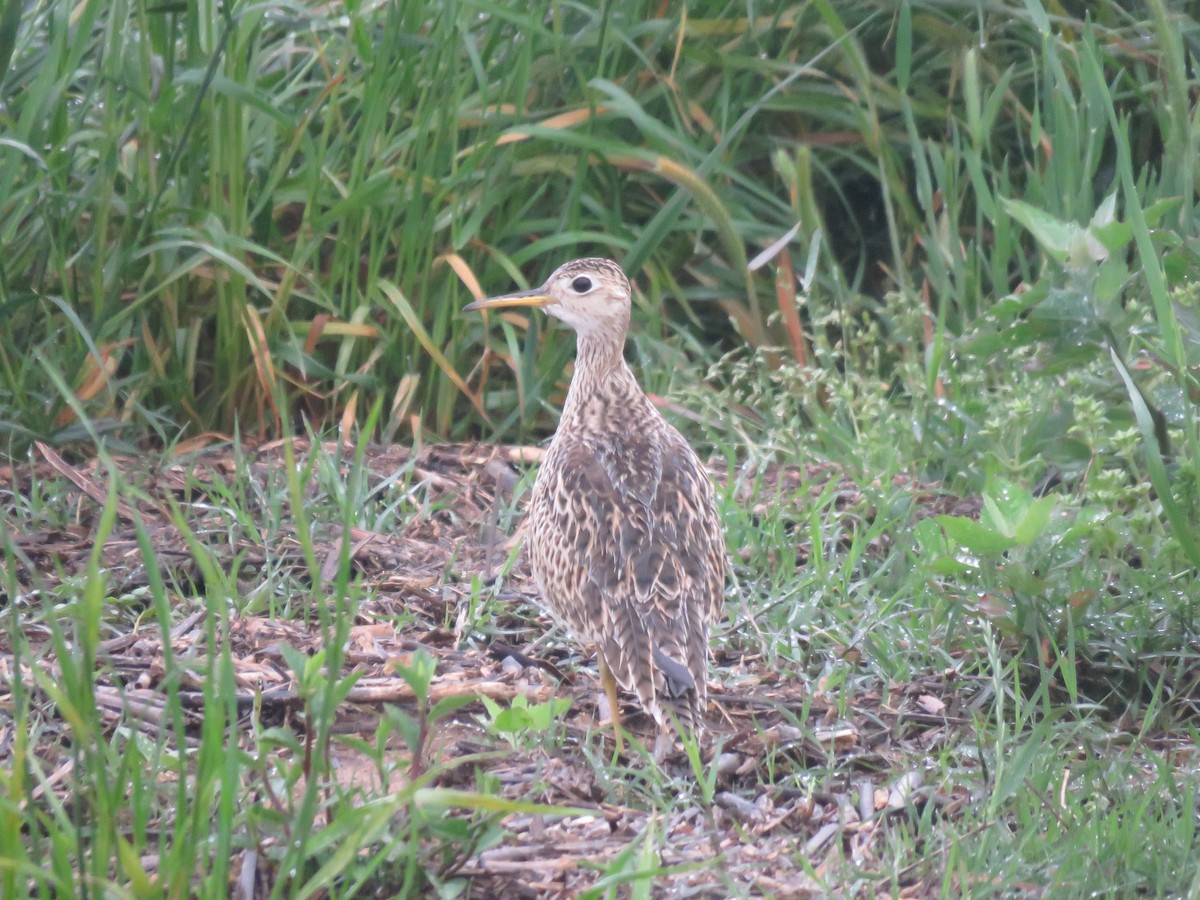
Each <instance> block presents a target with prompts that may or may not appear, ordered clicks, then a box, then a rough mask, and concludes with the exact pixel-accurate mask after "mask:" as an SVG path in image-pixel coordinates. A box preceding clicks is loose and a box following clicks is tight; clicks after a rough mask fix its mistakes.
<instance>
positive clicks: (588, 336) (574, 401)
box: [563, 331, 641, 419]
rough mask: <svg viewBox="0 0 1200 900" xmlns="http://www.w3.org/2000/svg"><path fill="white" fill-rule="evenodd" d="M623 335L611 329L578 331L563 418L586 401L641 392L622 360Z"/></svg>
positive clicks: (578, 408)
mask: <svg viewBox="0 0 1200 900" xmlns="http://www.w3.org/2000/svg"><path fill="white" fill-rule="evenodd" d="M624 349H625V336H624V335H623V334H616V333H614V332H608V331H606V332H599V333H587V332H584V333H581V334H579V336H578V345H577V350H576V353H575V374H574V375H573V376H571V387H570V389H569V390H568V391H567V402H566V404H565V405H564V407H563V418H564V419H566V418H570V417H572V416H573V415H575V414H578V413H580V412H581V410H582V409H583V408H584V407H585V406H587V405H589V404H590V402H594V401H597V400H598V401H600V402H601V403H603V402H605V400H606V399H613V400H618V399H620V398H622V397H630V395H632V397H636V396H639V395H641V389H640V388H639V387H638V385H637V381H636V380H635V379H634V377H633V373H632V372H631V371H630V370H629V366H628V365H627V364H626V363H625V355H624Z"/></svg>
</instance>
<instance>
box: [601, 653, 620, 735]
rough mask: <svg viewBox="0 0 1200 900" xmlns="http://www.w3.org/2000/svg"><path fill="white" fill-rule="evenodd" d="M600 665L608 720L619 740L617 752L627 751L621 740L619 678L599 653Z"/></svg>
mask: <svg viewBox="0 0 1200 900" xmlns="http://www.w3.org/2000/svg"><path fill="white" fill-rule="evenodd" d="M596 656H597V659H598V661H599V663H600V685H601V686H602V687H603V688H604V696H605V698H606V699H607V700H608V720H609V721H610V722H612V727H613V736H614V737H615V738H616V740H617V752H618V753H620V752H621V751H623V750H624V749H625V743H624V741H623V740H622V738H621V707H620V706H618V705H617V678H616V676H615V675H613V673H612V669H610V668H609V667H608V663H607V662H605V660H604V654H603V653H598V654H597V655H596Z"/></svg>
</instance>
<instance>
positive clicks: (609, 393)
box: [465, 258, 727, 754]
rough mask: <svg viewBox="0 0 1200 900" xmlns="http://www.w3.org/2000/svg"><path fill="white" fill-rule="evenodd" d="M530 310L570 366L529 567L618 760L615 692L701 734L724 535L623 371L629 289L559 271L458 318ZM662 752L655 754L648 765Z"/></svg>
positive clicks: (673, 444) (535, 501)
mask: <svg viewBox="0 0 1200 900" xmlns="http://www.w3.org/2000/svg"><path fill="white" fill-rule="evenodd" d="M521 306H524V307H537V308H540V309H542V310H543V311H544V312H546V313H547V314H549V315H551V316H553V317H555V318H557V319H560V320H561V321H563V322H565V323H566V324H567V325H568V326H570V327H571V328H572V329H573V330H574V331H575V334H576V341H577V346H576V356H575V368H574V372H573V374H572V376H571V383H570V387H569V388H568V390H567V397H566V401H565V403H564V405H563V409H562V414H561V417H560V419H559V423H558V427H557V429H556V430H555V433H554V436H553V438H552V439H551V441H550V444H549V446H548V448H547V449H546V453H545V456H544V457H543V459H542V463H541V467H540V468H539V470H538V474H537V479H536V481H535V483H534V488H533V493H532V495H531V497H530V502H529V511H528V522H527V527H526V545H527V552H528V557H529V563H530V568H531V569H532V572H533V576H534V581H535V583H536V585H537V587H538V591H539V594H540V596H541V601H542V606H543V607H544V608H545V609H546V610H547V612H549V613H550V615H551V617H552V618H554V619H555V620H557V621H558V622H559V623H560V624H562V625H563V626H565V627H566V629H567V630H568V631H569V632H571V633H572V634H573V635H574V636H575V637H576V638H577V639H579V640H580V641H582V642H584V643H585V644H588V645H594V646H595V648H596V651H597V661H598V669H599V674H600V682H601V685H602V687H603V689H604V693H605V696H606V698H607V702H608V712H609V720H610V723H611V724H612V726H613V731H614V736H615V743H616V748H617V751H618V752H620V751H621V750H622V747H623V742H622V737H621V719H620V710H619V707H618V688H622V689H624V690H625V691H627V692H629V693H631V694H633V695H635V696H636V697H637V699H638V701H639V703H640V705H641V707H642V708H643V709H644V710H645V711H646V712H647V713H649V714H650V716H651V717H652V718H653V719H654V721H655V722H656V723H657V724H658V726H659V728H660V732H659V733H660V737H661V736H664V735H666V734H667V729H668V728H674V729H676V730H679V729H680V728H683V729H686V730H687V731H688V732H690V733H692V734H693V735H696V736H698V735H699V734H702V733H703V729H704V715H705V709H706V705H707V690H708V688H707V665H708V652H709V629H710V628H711V627H712V626H713V624H714V623H715V622H716V621H717V620H718V619H719V618H720V617H721V614H722V608H723V603H724V592H725V573H726V565H727V559H726V550H725V535H724V530H723V528H722V525H721V518H720V515H719V512H718V508H717V501H716V492H715V490H714V487H713V484H712V481H711V480H710V479H709V476H708V473H707V472H706V471H705V469H704V466H703V464H702V463H701V461H700V458H699V456H697V454H696V452H695V450H693V449H692V447H691V445H690V444H688V442H687V440H686V439H685V438H684V437H683V435H681V434H680V433H679V431H678V430H677V429H676V428H674V427H673V426H672V425H671V424H670V423H669V422H667V420H666V419H665V418H663V415H662V413H661V412H659V410H658V408H657V407H656V406H655V405H654V403H653V402H652V401H651V400H650V398H649V397H647V396H646V393H645V391H643V390H642V388H641V386H640V385H639V384H638V382H637V379H636V378H635V377H634V374H633V372H632V371H631V369H630V368H629V365H628V364H627V363H626V361H625V355H624V346H625V340H626V337H627V335H628V332H629V324H630V311H631V289H630V285H629V279H628V278H627V277H626V276H625V273H624V272H623V271H622V269H621V267H620V266H619V265H618V264H617V263H615V262H613V261H612V260H608V259H597V258H589V259H577V260H573V261H571V262H567V263H565V264H563V265H561V266H559V268H558V269H556V270H555V271H554V273H553V274H552V275H551V276H550V277H549V278H548V279H547V280H546V282H545V284H543V285H541V286H540V287H538V288H535V289H533V290H528V291H519V292H517V293H510V294H502V295H500V296H495V297H489V298H486V299H482V300H477V301H475V302H473V303H470V304H468V305H467V306H466V307H465V310H485V309H499V308H505V307H521ZM657 753H658V750H657V749H656V754H657Z"/></svg>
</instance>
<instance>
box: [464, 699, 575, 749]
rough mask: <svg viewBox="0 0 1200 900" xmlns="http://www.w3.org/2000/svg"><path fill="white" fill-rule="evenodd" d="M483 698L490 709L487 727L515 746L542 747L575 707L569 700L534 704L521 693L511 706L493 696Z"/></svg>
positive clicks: (554, 700) (483, 701)
mask: <svg viewBox="0 0 1200 900" xmlns="http://www.w3.org/2000/svg"><path fill="white" fill-rule="evenodd" d="M479 699H480V702H482V703H483V705H484V708H485V709H487V715H488V718H487V719H485V720H484V724H485V725H486V726H487V728H488V729H489V730H490V731H492V732H493V733H495V734H498V735H500V736H502V737H503V738H505V740H507V741H509V742H510V743H511V744H512V745H513V746H514V747H521V746H528V745H530V744H534V745H537V744H542V743H543V742H545V741H546V740H548V739H550V738H551V737H552V733H553V731H554V729H555V727H556V726H557V725H558V722H559V720H560V719H561V718H562V716H563V715H564V714H565V713H566V712H567V710H569V709H570V708H571V701H570V700H568V699H566V698H565V697H559V698H551V699H550V700H547V701H545V702H544V703H530V702H529V698H528V697H526V696H525V695H524V694H517V695H516V696H515V697H513V698H512V700H511V701H510V703H509V704H508V705H507V706H501V705H500V704H499V703H497V702H496V701H495V700H492V699H491V698H490V697H480V698H479Z"/></svg>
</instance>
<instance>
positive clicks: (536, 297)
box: [463, 291, 554, 312]
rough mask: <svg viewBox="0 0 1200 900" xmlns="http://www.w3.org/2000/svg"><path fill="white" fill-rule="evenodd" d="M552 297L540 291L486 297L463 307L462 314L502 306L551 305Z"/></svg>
mask: <svg viewBox="0 0 1200 900" xmlns="http://www.w3.org/2000/svg"><path fill="white" fill-rule="evenodd" d="M553 302H554V298H553V297H547V296H546V295H545V294H543V293H542V292H541V291H517V292H516V293H515V294H501V295H500V296H499V297H486V298H485V299H483V300H476V301H475V302H474V303H468V304H467V305H466V306H464V307H463V312H471V311H472V310H475V309H499V308H501V307H504V306H545V305H546V304H547V303H553Z"/></svg>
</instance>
